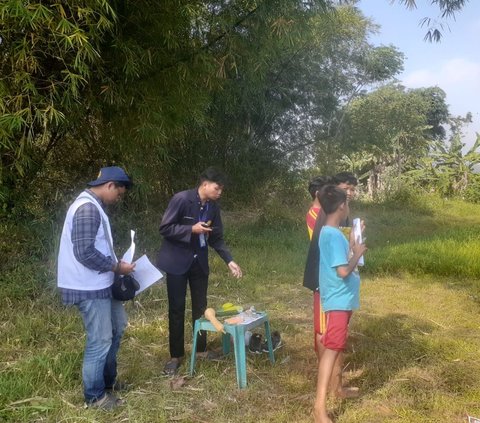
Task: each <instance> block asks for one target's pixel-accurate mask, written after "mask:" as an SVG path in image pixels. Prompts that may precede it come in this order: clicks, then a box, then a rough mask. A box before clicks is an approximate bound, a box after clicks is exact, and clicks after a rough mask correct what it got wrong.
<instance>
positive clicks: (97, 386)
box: [57, 166, 135, 410]
mask: <svg viewBox="0 0 480 423" xmlns="http://www.w3.org/2000/svg"><path fill="white" fill-rule="evenodd" d="M87 185H88V187H89V188H87V189H86V190H85V191H83V192H82V193H81V194H80V195H79V196H78V197H77V198H76V200H75V201H74V202H73V203H72V205H71V206H70V208H69V209H68V212H67V216H66V218H65V223H64V225H63V231H62V236H61V239H60V250H59V253H58V277H57V283H58V287H59V290H60V293H61V295H62V301H63V303H64V304H66V305H75V306H77V307H78V309H79V311H80V314H81V316H82V319H83V325H84V328H85V332H86V345H85V353H84V357H83V368H82V378H83V387H84V396H85V401H86V403H87V405H88V406H89V407H95V408H100V409H104V410H111V409H113V408H115V407H117V406H119V405H121V404H122V400H120V399H119V398H117V397H116V396H115V395H114V391H118V390H121V389H122V388H124V387H125V386H123V384H121V383H120V382H119V381H116V376H117V352H118V349H119V347H120V340H121V338H122V335H123V332H124V331H125V327H126V325H127V315H126V312H125V309H124V307H123V303H122V302H120V301H117V300H115V299H113V298H112V293H111V285H112V283H113V278H114V275H115V273H116V274H119V275H126V274H128V273H130V272H132V270H133V269H134V267H135V265H134V264H130V263H126V262H123V261H118V260H117V257H116V256H115V252H114V251H113V240H112V233H111V229H110V222H109V220H108V216H107V215H106V213H105V206H106V205H109V204H115V203H117V202H118V201H119V200H120V199H121V198H122V196H123V195H124V194H125V191H126V190H127V189H129V188H130V187H131V185H132V181H131V179H130V178H129V176H128V175H127V174H126V173H125V171H124V170H123V169H122V168H120V167H116V166H112V167H104V168H103V169H101V170H100V173H99V174H98V177H97V179H96V180H94V181H91V182H89V183H88V184H87Z"/></svg>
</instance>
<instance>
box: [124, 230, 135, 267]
mask: <svg viewBox="0 0 480 423" xmlns="http://www.w3.org/2000/svg"><path fill="white" fill-rule="evenodd" d="M130 237H131V238H132V243H131V244H130V247H129V248H128V250H127V251H125V254H124V255H123V257H122V261H124V262H126V263H131V262H132V261H133V256H134V255H135V241H134V239H135V231H133V230H131V231H130Z"/></svg>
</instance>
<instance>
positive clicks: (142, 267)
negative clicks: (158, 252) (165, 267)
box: [132, 254, 163, 295]
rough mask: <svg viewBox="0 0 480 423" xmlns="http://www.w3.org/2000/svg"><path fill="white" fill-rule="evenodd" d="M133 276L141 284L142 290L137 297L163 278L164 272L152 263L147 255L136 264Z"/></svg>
mask: <svg viewBox="0 0 480 423" xmlns="http://www.w3.org/2000/svg"><path fill="white" fill-rule="evenodd" d="M132 276H133V277H134V278H135V280H136V281H137V282H138V283H139V284H140V289H139V290H138V291H137V292H136V294H135V295H138V294H139V293H140V292H142V291H144V290H145V289H147V288H148V287H149V286H150V285H153V284H154V283H155V282H157V281H158V280H160V279H162V278H163V274H162V272H160V270H158V269H157V268H156V267H155V266H154V265H153V264H152V263H151V262H150V260H149V259H148V257H147V256H146V255H145V254H144V255H143V256H142V257H140V258H139V259H138V260H137V261H136V262H135V270H134V271H133V272H132Z"/></svg>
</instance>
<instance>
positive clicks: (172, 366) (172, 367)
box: [163, 360, 182, 376]
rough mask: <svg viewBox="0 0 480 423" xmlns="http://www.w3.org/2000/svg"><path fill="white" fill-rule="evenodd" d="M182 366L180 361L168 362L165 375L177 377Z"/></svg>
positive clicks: (164, 369) (164, 368)
mask: <svg viewBox="0 0 480 423" xmlns="http://www.w3.org/2000/svg"><path fill="white" fill-rule="evenodd" d="M181 364H182V363H181V362H179V361H174V360H168V361H167V362H166V363H165V366H164V367H163V374H164V375H166V376H175V375H176V374H177V373H178V369H179V367H180V366H181Z"/></svg>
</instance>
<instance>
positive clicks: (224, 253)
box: [157, 188, 232, 275]
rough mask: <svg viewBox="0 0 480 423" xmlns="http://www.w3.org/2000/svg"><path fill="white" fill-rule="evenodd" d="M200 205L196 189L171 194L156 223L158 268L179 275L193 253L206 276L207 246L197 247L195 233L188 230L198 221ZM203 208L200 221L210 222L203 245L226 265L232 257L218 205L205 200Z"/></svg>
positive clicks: (189, 261) (190, 260)
mask: <svg viewBox="0 0 480 423" xmlns="http://www.w3.org/2000/svg"><path fill="white" fill-rule="evenodd" d="M200 208H201V202H200V197H199V196H198V189H197V188H195V189H190V190H187V191H181V192H178V193H176V194H175V195H174V196H173V197H172V199H171V200H170V203H169V204H168V207H167V210H165V213H164V214H163V218H162V222H161V223H160V234H161V235H162V236H163V243H162V246H161V247H160V251H159V252H158V258H157V266H158V268H159V269H161V270H164V271H165V272H167V273H171V274H173V275H183V274H184V273H186V272H187V271H188V269H189V268H190V266H191V265H192V263H193V260H194V258H195V256H196V257H197V259H198V262H199V264H200V266H201V267H202V270H203V271H204V272H205V274H206V275H208V273H209V268H208V246H206V247H203V248H201V247H200V239H199V236H198V235H197V234H194V233H192V228H191V227H192V225H194V224H196V223H197V222H199V221H200ZM204 210H206V212H204V213H205V214H206V215H203V216H202V221H204V222H208V221H211V227H212V232H210V233H209V234H208V237H207V244H208V245H209V246H210V247H212V248H214V249H215V251H216V252H217V253H218V254H219V255H220V257H221V258H222V259H223V260H224V261H225V263H227V264H228V263H229V262H230V261H232V256H231V254H230V252H229V251H228V248H227V247H226V245H225V242H224V240H223V224H222V218H221V216H220V207H219V206H218V204H217V203H216V202H215V201H207V202H206V203H205V206H204Z"/></svg>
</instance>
